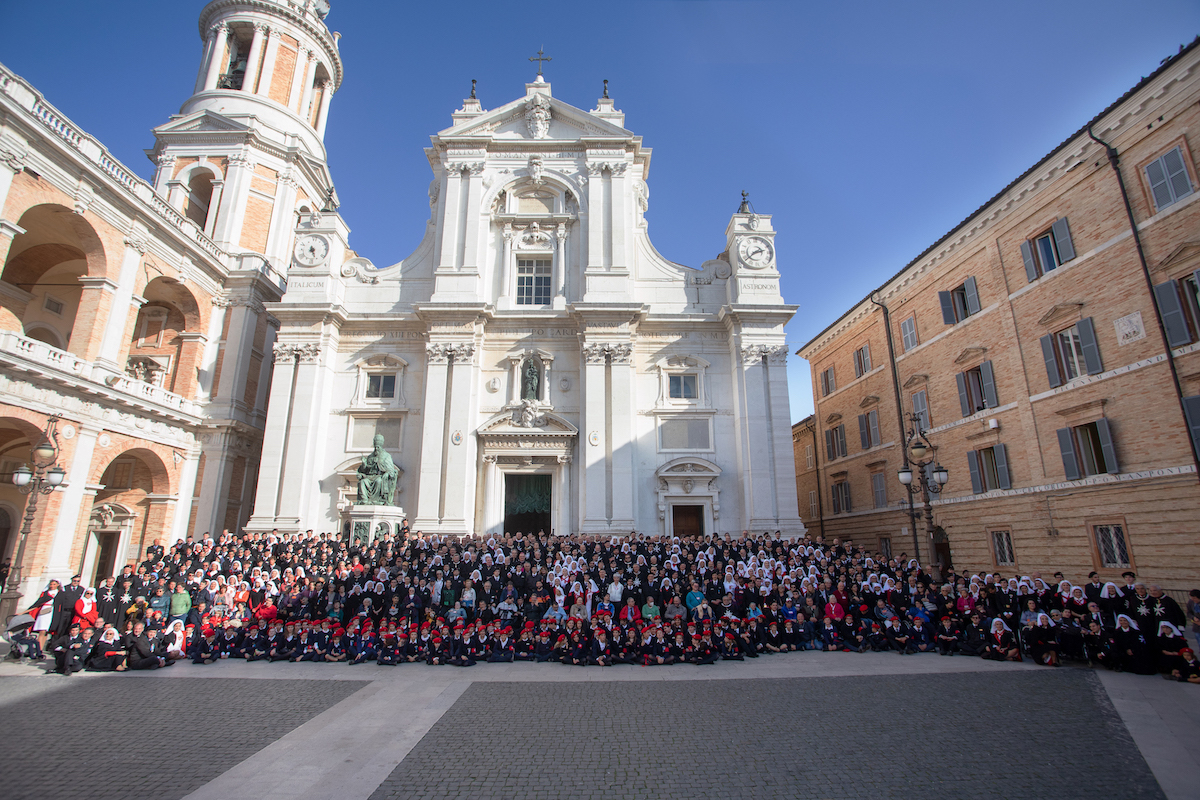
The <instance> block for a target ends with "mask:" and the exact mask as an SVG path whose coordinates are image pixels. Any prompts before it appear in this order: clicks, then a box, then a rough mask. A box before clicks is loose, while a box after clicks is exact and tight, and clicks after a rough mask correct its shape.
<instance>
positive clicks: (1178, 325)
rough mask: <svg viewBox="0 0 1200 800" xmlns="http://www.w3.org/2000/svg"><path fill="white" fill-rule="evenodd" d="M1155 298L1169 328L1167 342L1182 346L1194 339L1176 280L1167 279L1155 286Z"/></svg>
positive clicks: (1163, 319)
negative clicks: (1180, 300) (1184, 313)
mask: <svg viewBox="0 0 1200 800" xmlns="http://www.w3.org/2000/svg"><path fill="white" fill-rule="evenodd" d="M1154 299H1155V300H1157V301H1158V310H1159V311H1160V312H1161V313H1162V321H1163V327H1164V328H1166V329H1167V342H1168V343H1169V344H1170V345H1171V347H1182V346H1183V345H1185V344H1187V343H1189V342H1190V341H1191V340H1192V335H1191V333H1190V332H1189V331H1188V325H1187V317H1185V316H1184V315H1183V303H1181V302H1179V287H1178V286H1177V285H1176V284H1175V281H1166V282H1164V283H1160V284H1158V285H1156V286H1155V287H1154Z"/></svg>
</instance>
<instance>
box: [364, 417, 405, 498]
mask: <svg viewBox="0 0 1200 800" xmlns="http://www.w3.org/2000/svg"><path fill="white" fill-rule="evenodd" d="M372 442H373V443H374V445H375V449H374V450H372V451H371V452H370V453H368V454H367V455H365V456H363V460H362V463H361V464H359V465H358V498H357V500H356V501H355V502H356V503H357V504H358V505H363V506H390V505H395V504H394V503H393V502H392V499H393V498H394V497H395V495H396V480H397V478H398V477H399V476H400V468H399V467H397V466H396V462H394V461H392V457H391V456H390V455H388V452H387V451H386V450H384V449H383V435H382V434H378V433H377V434H375V438H374V439H372Z"/></svg>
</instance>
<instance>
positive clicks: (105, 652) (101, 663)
mask: <svg viewBox="0 0 1200 800" xmlns="http://www.w3.org/2000/svg"><path fill="white" fill-rule="evenodd" d="M126 658H127V655H126V653H125V647H124V646H123V645H122V644H121V637H120V634H118V633H117V629H116V628H113V627H108V628H105V629H104V630H103V631H102V632H101V633H100V636H99V638H97V639H96V642H95V644H93V645H92V647H91V649H90V652H89V653H88V655H87V658H86V659H84V666H85V667H86V668H87V669H88V670H91V671H92V672H124V671H125V669H126V666H125V661H126Z"/></svg>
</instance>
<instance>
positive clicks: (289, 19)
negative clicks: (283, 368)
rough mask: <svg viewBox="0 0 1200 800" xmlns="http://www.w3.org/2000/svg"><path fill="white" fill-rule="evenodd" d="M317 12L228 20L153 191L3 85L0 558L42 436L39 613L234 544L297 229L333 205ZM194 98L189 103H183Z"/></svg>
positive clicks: (15, 85)
mask: <svg viewBox="0 0 1200 800" xmlns="http://www.w3.org/2000/svg"><path fill="white" fill-rule="evenodd" d="M327 12H328V4H327V3H325V2H313V3H304V4H302V5H300V4H293V3H287V2H284V0H279V1H278V2H276V0H263V1H262V2H255V3H239V2H234V0H215V1H214V2H211V3H209V4H208V5H206V6H205V7H204V9H203V10H202V11H201V14H200V30H201V31H202V32H203V34H202V38H201V41H200V42H199V44H200V45H201V47H200V48H198V55H199V56H200V62H199V72H198V75H197V78H196V83H195V86H194V88H193V91H192V94H191V96H190V97H189V98H188V99H187V100H186V101H185V102H184V104H183V106H182V108H181V109H180V112H179V113H178V114H176V115H174V116H172V117H170V119H169V120H168V121H167V122H166V123H165V124H164V125H162V126H160V127H158V128H156V129H155V131H154V137H155V144H154V147H153V149H151V150H148V151H147V155H148V156H149V157H150V158H151V160H152V161H153V162H154V163H155V165H156V169H155V176H154V179H153V180H152V181H150V182H146V181H143V180H141V179H139V178H138V177H137V176H136V174H135V173H134V172H133V170H131V169H129V168H127V167H125V166H124V165H122V164H121V163H119V162H118V161H117V160H116V159H115V158H113V157H112V156H111V155H110V154H109V152H108V151H107V150H106V149H105V147H104V145H102V144H101V143H100V142H98V141H96V140H95V139H94V138H92V137H91V136H89V135H88V134H87V133H86V132H85V131H83V130H81V129H80V128H79V127H78V126H76V125H75V124H74V123H72V122H71V120H70V119H69V118H68V117H67V116H66V115H64V114H63V113H62V112H60V111H59V110H58V109H56V108H55V107H54V106H53V105H52V104H51V103H50V102H49V101H48V100H47V99H46V98H44V97H42V96H41V94H39V93H38V91H37V90H36V89H35V88H34V87H32V86H30V85H29V84H28V83H27V82H26V81H24V80H22V79H21V78H20V77H19V76H17V75H14V74H13V73H12V72H10V71H9V70H8V69H6V68H4V67H3V66H0V264H3V268H2V271H0V473H2V474H0V554H3V556H2V557H4V558H12V557H13V556H14V555H15V553H16V550H17V540H18V531H19V529H20V526H21V521H22V516H23V514H24V509H25V504H26V501H27V497H26V496H25V495H22V494H21V493H19V492H18V491H17V489H16V487H14V486H13V485H12V483H11V481H10V479H11V477H12V473H13V472H14V471H15V470H17V469H18V468H20V467H21V465H22V464H25V463H27V461H28V459H29V452H30V446H31V445H32V444H35V443H36V442H37V441H38V440H39V437H40V435H41V431H42V430H44V429H45V427H46V424H47V418H48V417H49V416H50V415H59V416H61V421H60V422H59V423H58V425H57V433H58V444H59V447H60V451H59V454H58V459H57V465H58V466H59V467H61V468H62V469H64V470H65V472H66V476H65V480H64V482H63V485H62V486H61V488H59V489H58V490H56V491H54V492H53V493H51V494H49V495H48V496H46V497H45V498H44V499H43V501H42V502H41V503H40V504H39V506H38V510H37V512H36V516H35V519H34V521H33V526H32V531H33V535H32V536H30V538H29V541H28V542H27V544H26V552H25V557H24V559H23V570H22V577H23V578H24V581H23V582H22V589H23V591H24V593H25V595H26V596H29V594H30V592H32V591H35V590H37V589H40V588H41V587H42V586H44V585H45V581H46V580H47V579H48V578H59V579H63V578H66V577H67V576H70V575H71V574H72V573H74V572H81V573H83V578H84V582H85V583H88V584H92V583H93V582H94V581H97V580H99V579H100V578H103V577H105V576H106V575H110V574H114V572H116V571H119V570H120V569H121V567H122V565H124V564H125V563H128V562H130V561H133V560H136V559H137V558H138V557H139V554H140V553H143V552H144V548H145V546H147V545H149V544H151V543H153V542H155V541H172V540H175V539H180V538H183V537H184V536H185V535H187V534H188V533H197V534H203V533H204V532H205V531H212V532H214V533H215V532H219V531H220V530H221V529H222V528H231V529H233V528H236V527H239V526H241V525H243V524H244V523H245V522H246V521H247V519H248V517H249V514H250V510H251V502H252V500H253V497H254V489H255V483H256V477H257V473H258V462H259V458H260V452H261V448H262V437H263V428H264V423H265V418H266V405H267V396H268V391H269V385H270V378H271V369H272V359H271V354H272V348H273V346H274V343H275V333H276V330H277V329H278V327H279V322H278V320H276V319H275V318H274V317H273V316H272V315H271V314H269V313H268V311H267V309H266V307H265V305H264V304H265V303H270V302H274V301H278V300H279V299H280V298H281V297H282V296H283V293H284V291H285V289H286V281H285V275H286V270H287V268H288V266H289V262H290V256H291V249H292V239H293V233H294V230H295V227H296V220H297V219H298V218H299V217H300V216H301V215H307V214H310V213H311V212H312V211H314V210H315V209H314V207H313V206H314V204H313V203H312V202H311V201H310V200H309V198H322V202H324V200H323V198H325V197H326V195H327V193H328V192H329V191H330V189H329V187H330V186H331V185H332V181H331V179H330V176H329V173H328V169H327V167H326V163H325V161H326V157H325V148H324V144H323V142H322V136H323V133H324V129H325V123H326V120H327V119H328V113H329V106H330V99H331V97H332V94H333V92H334V91H335V90H336V89H337V87H338V85H339V83H340V81H341V76H342V65H341V58H340V56H339V55H338V51H337V42H336V37H335V36H334V35H333V34H332V33H331V32H330V31H329V29H328V28H326V26H325V23H324V16H325V14H326V13H327ZM180 94H181V95H184V96H186V95H187V91H186V87H181V92H180Z"/></svg>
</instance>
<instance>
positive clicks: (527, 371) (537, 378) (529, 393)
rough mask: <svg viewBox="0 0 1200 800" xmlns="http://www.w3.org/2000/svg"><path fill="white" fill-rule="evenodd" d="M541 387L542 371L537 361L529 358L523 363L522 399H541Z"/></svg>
mask: <svg viewBox="0 0 1200 800" xmlns="http://www.w3.org/2000/svg"><path fill="white" fill-rule="evenodd" d="M541 389H542V371H541V369H539V367H538V363H537V361H535V360H534V359H532V358H527V359H525V363H524V364H522V365H521V399H522V400H532V401H533V402H535V403H536V402H537V401H539V400H540V399H541Z"/></svg>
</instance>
